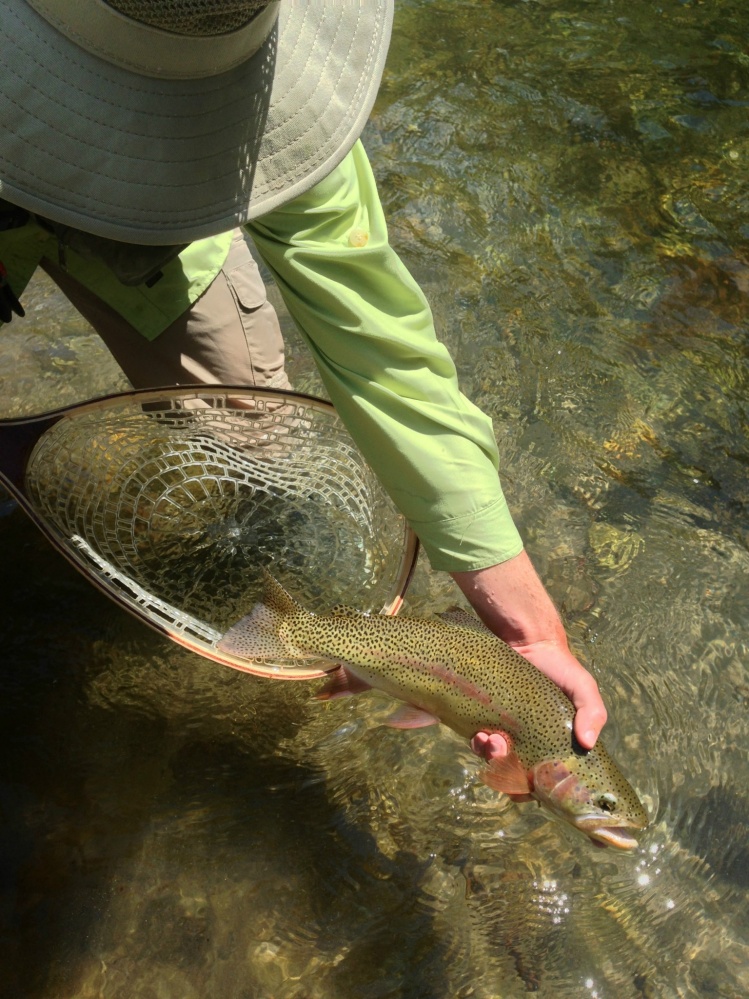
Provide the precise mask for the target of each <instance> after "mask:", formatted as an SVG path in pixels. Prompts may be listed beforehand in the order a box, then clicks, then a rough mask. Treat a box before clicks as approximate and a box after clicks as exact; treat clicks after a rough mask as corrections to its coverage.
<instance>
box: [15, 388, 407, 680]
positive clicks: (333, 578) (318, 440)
mask: <svg viewBox="0 0 749 999" xmlns="http://www.w3.org/2000/svg"><path fill="white" fill-rule="evenodd" d="M77 410H78V411H76V410H75V409H74V410H73V411H72V412H71V413H69V414H68V415H66V416H65V417H63V418H62V419H60V420H59V422H57V423H55V424H54V425H53V426H51V427H50V428H49V429H47V430H46V432H45V433H44V434H43V435H42V437H41V439H40V440H39V441H38V443H37V444H36V446H35V447H34V449H33V451H32V453H31V456H30V458H29V460H28V463H27V466H26V473H25V491H26V494H27V497H28V500H29V502H30V505H31V507H32V508H33V511H34V512H35V514H36V516H37V517H38V518H39V519H40V520H41V521H43V522H45V523H46V529H47V531H48V533H49V532H50V530H51V531H52V532H53V533H54V534H55V535H56V540H57V543H58V544H60V545H61V546H65V548H67V550H68V553H70V554H72V555H73V556H74V559H75V560H76V561H77V562H78V563H83V564H84V568H85V571H86V572H87V574H88V575H90V576H93V577H95V581H97V582H99V584H100V585H101V586H102V587H103V588H105V589H108V590H110V591H111V590H115V591H117V594H118V598H119V600H120V602H124V603H125V604H126V605H128V606H129V608H130V609H131V610H134V611H135V612H136V613H138V614H139V615H140V616H142V617H146V618H147V619H148V620H149V622H150V623H152V624H155V625H156V626H158V627H159V628H160V630H163V631H165V632H166V633H168V634H169V635H170V637H172V638H176V639H177V640H182V642H183V644H187V645H190V646H191V647H195V648H196V650H197V651H202V652H204V653H205V652H208V653H210V654H212V658H220V656H219V655H217V654H216V646H217V645H218V643H219V641H220V639H221V637H222V635H223V634H224V633H225V632H226V631H227V629H228V628H229V627H230V626H231V625H232V624H233V623H234V622H235V621H237V620H238V619H239V618H241V617H242V616H243V615H245V614H247V613H248V611H249V610H250V609H251V607H252V606H253V604H254V603H255V602H256V601H257V599H258V597H259V595H260V590H261V575H262V570H263V568H267V569H269V570H270V571H271V572H272V574H273V575H274V576H276V577H277V578H278V579H279V581H280V582H281V583H282V584H283V585H284V586H286V587H287V588H288V589H289V590H290V591H291V592H293V593H294V595H295V596H296V597H297V598H298V599H299V600H300V602H301V603H302V604H304V606H305V607H307V608H309V609H310V610H322V609H327V608H329V607H331V606H332V605H334V604H337V603H346V604H350V605H352V606H354V607H358V608H360V609H362V610H369V611H380V610H383V609H389V608H392V607H393V604H394V603H395V604H397V603H398V599H397V598H398V597H399V595H400V594H402V592H403V590H404V589H405V584H406V580H407V577H408V574H409V572H410V570H411V568H412V565H413V560H414V558H415V542H414V540H413V537H412V535H411V534H410V531H409V530H408V528H407V527H406V524H405V522H404V520H403V517H402V516H401V515H400V514H399V513H398V512H397V510H396V509H395V507H394V506H393V504H392V502H391V501H390V499H389V498H388V496H387V494H386V493H385V492H384V490H383V489H382V486H381V485H380V483H379V481H378V480H377V479H376V478H375V476H374V474H373V473H372V471H371V470H370V469H369V467H368V466H367V465H366V463H365V462H364V459H363V458H362V456H361V455H360V453H359V451H358V450H357V448H356V446H355V445H354V443H353V441H352V440H351V438H350V436H349V434H348V432H347V431H346V429H345V428H344V426H343V424H342V423H341V421H340V420H339V419H338V417H337V415H336V413H335V411H334V410H333V408H332V407H331V406H330V405H329V404H327V403H324V402H321V401H319V400H314V399H310V398H309V397H305V396H296V395H294V394H293V393H278V392H272V393H261V392H259V391H257V390H256V391H252V392H251V391H239V390H232V391H231V392H228V391H201V392H192V393H189V392H183V393H182V394H181V395H180V394H178V393H177V391H176V390H170V391H166V392H163V393H161V394H159V393H156V392H151V393H145V394H144V393H131V394H128V395H125V396H122V397H113V398H112V399H110V400H108V401H106V402H105V403H103V404H102V403H99V404H93V405H91V406H88V407H85V406H84V407H78V408H77ZM230 665H236V664H235V663H230ZM285 665H287V666H289V667H291V666H292V665H293V664H285Z"/></svg>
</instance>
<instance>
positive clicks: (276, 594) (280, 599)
mask: <svg viewBox="0 0 749 999" xmlns="http://www.w3.org/2000/svg"><path fill="white" fill-rule="evenodd" d="M263 603H264V604H265V606H266V607H270V609H271V610H273V611H275V612H276V614H278V615H280V617H281V618H286V617H289V616H290V615H294V614H298V613H299V612H300V611H303V608H302V606H301V604H298V603H297V602H296V600H295V599H294V598H293V597H292V595H291V594H290V593H287V591H286V590H285V589H284V588H283V586H281V584H280V583H279V582H278V580H277V579H276V577H275V576H272V575H271V574H270V572H268V570H267V569H263Z"/></svg>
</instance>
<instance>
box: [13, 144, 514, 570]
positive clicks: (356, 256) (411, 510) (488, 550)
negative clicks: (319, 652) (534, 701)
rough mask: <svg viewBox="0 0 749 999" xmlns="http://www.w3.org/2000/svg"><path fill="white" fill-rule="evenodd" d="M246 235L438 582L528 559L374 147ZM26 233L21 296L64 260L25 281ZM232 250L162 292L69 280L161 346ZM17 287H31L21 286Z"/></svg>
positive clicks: (186, 266)
mask: <svg viewBox="0 0 749 999" xmlns="http://www.w3.org/2000/svg"><path fill="white" fill-rule="evenodd" d="M23 228H24V229H30V228H35V227H30V226H25V227H23ZM245 228H246V229H247V231H248V232H249V233H250V235H251V236H252V238H253V240H254V242H255V245H256V247H257V250H258V252H259V253H260V255H261V256H262V258H263V260H264V261H265V263H266V264H267V266H268V267H269V268H270V270H271V271H272V273H273V275H274V277H275V279H276V281H277V283H278V286H279V288H280V290H281V293H282V295H283V297H284V300H285V302H286V305H287V307H288V309H289V312H290V313H291V315H292V317H293V319H294V320H295V322H296V323H297V325H298V326H299V328H300V330H301V331H302V333H303V335H304V337H305V339H306V341H307V343H308V344H309V347H310V350H311V351H312V355H313V357H314V359H315V361H316V363H317V365H318V368H319V369H320V372H321V375H322V378H323V381H324V383H325V387H326V389H327V391H328V393H329V394H330V398H331V400H332V402H333V403H334V405H335V407H336V409H337V410H338V412H339V414H340V416H341V418H342V419H343V421H344V423H345V424H346V426H347V427H348V429H349V431H350V433H351V435H352V436H353V438H354V439H355V441H356V443H357V444H358V445H359V448H360V449H361V451H362V453H363V454H364V456H365V458H366V459H367V461H368V462H369V464H370V465H371V467H372V468H373V470H374V472H375V473H376V474H377V476H378V477H379V478H380V480H381V481H382V483H383V485H384V486H385V488H386V489H387V491H388V493H389V494H390V496H391V497H392V499H393V500H394V502H395V504H396V506H397V507H398V508H399V509H400V510H401V511H402V513H403V514H404V515H405V517H406V518H407V520H408V521H409V523H410V524H411V526H412V527H413V529H414V531H415V532H416V534H417V535H418V537H419V539H420V540H421V543H422V545H423V546H424V549H425V551H426V554H427V555H428V557H429V559H430V561H431V563H432V566H433V568H435V569H440V570H445V571H449V572H455V571H459V570H467V569H480V568H486V567H487V566H490V565H494V564H496V563H497V562H503V561H505V560H507V559H509V558H512V557H513V556H514V555H517V554H518V553H519V552H520V551H521V549H522V542H521V540H520V536H519V534H518V532H517V530H516V528H515V525H514V523H513V521H512V517H511V516H510V513H509V510H508V508H507V504H506V502H505V499H504V496H503V494H502V490H501V487H500V484H499V478H498V474H497V469H498V455H497V446H496V442H495V438H494V433H493V430H492V425H491V420H490V419H489V417H488V416H486V415H485V414H484V413H482V412H481V411H480V410H479V409H477V408H476V407H475V406H474V405H473V404H472V403H471V402H469V401H468V399H466V398H465V396H463V395H462V394H461V393H460V391H459V389H458V382H457V376H456V372H455V366H454V364H453V362H452V359H451V358H450V355H449V354H448V352H447V349H446V348H445V347H444V346H443V345H442V344H441V343H440V342H439V341H438V340H437V338H436V335H435V331H434V325H433V321H432V316H431V313H430V310H429V306H428V304H427V302H426V299H425V298H424V295H423V293H422V292H421V290H420V289H419V287H418V285H417V284H416V282H415V281H414V279H413V278H412V277H411V275H410V274H409V273H408V271H407V270H406V268H405V267H404V265H403V263H402V262H401V260H400V259H399V258H398V256H397V255H396V253H395V252H394V250H393V249H392V247H391V246H390V244H389V243H388V235H387V228H386V225H385V220H384V217H383V212H382V207H381V204H380V200H379V196H378V194H377V190H376V187H375V182H374V178H373V176H372V171H371V168H370V165H369V162H368V160H367V156H366V153H365V152H364V149H363V147H362V145H361V143H357V144H356V145H355V146H354V148H353V150H352V151H351V152H350V153H349V154H348V156H346V158H345V159H344V160H343V162H342V163H341V164H340V166H338V167H337V168H336V169H335V170H333V172H332V173H331V174H329V175H328V177H326V178H325V180H323V181H322V182H321V183H320V184H318V185H317V186H316V187H314V188H313V189H312V190H311V191H309V192H307V193H306V194H304V195H302V196H301V197H298V198H296V199H294V200H293V201H291V202H289V203H288V204H286V205H284V206H283V207H281V208H279V209H277V210H276V211H274V212H271V213H269V214H267V215H264V216H263V217H262V218H260V219H256V220H254V221H252V222H250V223H248V224H247V225H246V227H245ZM21 232H22V230H13V231H10V232H7V233H0V259H2V260H4V261H5V263H6V266H7V267H8V271H9V274H10V275H11V278H12V280H11V286H12V287H13V289H14V291H16V293H17V294H19V293H20V290H22V287H23V286H25V283H26V281H27V280H28V278H29V277H30V276H31V273H33V269H34V267H35V266H36V264H37V263H38V262H39V260H40V259H41V257H42V255H44V254H45V253H46V255H51V254H53V253H55V252H56V250H55V249H54V246H55V245H56V244H55V242H54V240H53V239H52V238H51V237H46V238H49V239H51V240H52V246H49V247H46V248H41V252H40V248H39V247H37V248H36V249H35V250H34V251H33V252H32V251H31V250H30V249H28V248H27V249H26V250H25V251H23V252H22V250H21V248H20V247H19V251H18V252H19V260H20V257H21V256H22V257H23V259H22V260H20V270H19V271H18V272H16V268H17V266H18V264H17V261H16V259H14V260H12V261H11V260H9V259H7V248H6V240H7V238H8V237H11V238H13V237H14V234H15V233H21ZM42 235H43V236H45V234H44V233H42ZM230 238H231V235H230V234H228V235H226V236H219V237H216V238H215V239H212V240H201V241H200V242H198V243H194V244H192V245H191V246H190V247H189V248H188V249H187V250H186V251H184V252H183V253H182V254H181V255H180V258H179V260H178V261H173V262H172V263H170V264H167V265H166V267H165V268H164V277H163V278H162V279H161V280H160V281H158V282H157V283H156V284H155V285H154V286H153V288H151V289H147V288H144V287H143V286H139V287H138V288H125V287H124V286H123V285H121V284H119V282H117V280H116V279H115V278H114V277H113V276H112V275H111V274H109V273H106V274H102V273H101V269H102V267H103V265H100V264H97V263H96V262H95V261H89V260H83V258H81V257H78V258H77V259H73V257H74V255H73V254H70V259H69V260H68V262H67V266H68V269H69V270H70V272H71V273H72V274H73V275H74V276H75V277H76V278H77V279H78V280H79V281H80V282H81V283H82V284H84V285H85V286H86V287H89V288H90V289H91V290H93V291H95V293H97V294H98V295H99V296H100V297H101V298H103V299H104V300H105V301H106V302H107V303H108V304H109V305H111V306H112V307H113V308H114V309H115V310H116V311H117V312H119V313H120V314H121V315H123V316H124V317H125V318H126V319H128V321H129V322H131V324H132V325H133V326H134V327H136V328H137V329H139V330H140V331H141V332H142V333H143V335H144V336H146V337H147V338H148V339H153V337H154V336H156V335H158V333H159V332H161V330H163V329H165V328H166V327H167V326H168V325H169V324H170V323H171V322H173V321H174V319H176V318H177V316H178V315H181V314H182V312H184V311H185V309H186V308H187V307H188V306H189V304H191V303H192V302H193V301H194V300H195V299H196V298H197V297H198V295H199V294H201V292H202V291H203V290H204V289H205V287H207V285H208V284H210V282H211V281H212V280H213V278H214V277H215V275H216V273H217V272H218V270H219V269H220V267H221V266H222V264H223V261H224V259H225V257H226V252H227V250H228V245H229V240H230ZM14 256H15V255H14ZM52 259H55V257H54V256H52ZM11 265H12V266H11ZM104 270H105V271H106V268H104ZM17 273H22V274H26V275H27V276H26V278H25V279H24V280H21V281H19V280H18V276H17ZM114 285H117V286H118V287H114Z"/></svg>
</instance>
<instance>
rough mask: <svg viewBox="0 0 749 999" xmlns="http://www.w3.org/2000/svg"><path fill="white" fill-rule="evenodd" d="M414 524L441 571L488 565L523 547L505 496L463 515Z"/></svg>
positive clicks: (429, 554)
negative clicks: (434, 521)
mask: <svg viewBox="0 0 749 999" xmlns="http://www.w3.org/2000/svg"><path fill="white" fill-rule="evenodd" d="M411 527H412V528H413V530H414V532H415V534H416V535H417V537H418V538H419V541H420V542H421V545H422V547H423V549H424V552H425V553H426V555H427V557H428V559H429V562H430V564H431V566H432V568H433V569H435V570H437V571H439V572H471V571H475V570H476V569H486V568H488V567H489V566H492V565H497V564H498V563H499V562H507V561H508V560H509V559H511V558H514V557H515V556H516V555H519V554H520V552H521V551H522V550H523V541H522V538H521V537H520V534H519V532H518V529H517V528H516V527H515V524H514V522H513V519H512V515H511V514H510V511H509V509H508V507H507V501H506V500H505V498H504V496H502V497H501V498H500V499H498V500H495V501H494V502H493V503H491V504H490V505H489V506H486V507H484V508H482V509H479V510H476V511H473V512H472V513H470V514H467V515H465V516H463V517H455V518H452V519H450V520H442V521H438V522H436V523H428V524H427V523H418V522H415V521H411Z"/></svg>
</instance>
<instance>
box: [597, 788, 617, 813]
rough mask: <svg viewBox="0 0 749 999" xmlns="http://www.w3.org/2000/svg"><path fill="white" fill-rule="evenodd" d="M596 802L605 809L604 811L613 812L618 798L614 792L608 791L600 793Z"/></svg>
mask: <svg viewBox="0 0 749 999" xmlns="http://www.w3.org/2000/svg"><path fill="white" fill-rule="evenodd" d="M596 804H597V805H598V807H599V808H601V809H603V811H604V812H613V811H615V809H616V798H615V796H614V795H613V794H609V793H608V792H606V793H604V794H601V795H599V797H598V800H597V801H596Z"/></svg>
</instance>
